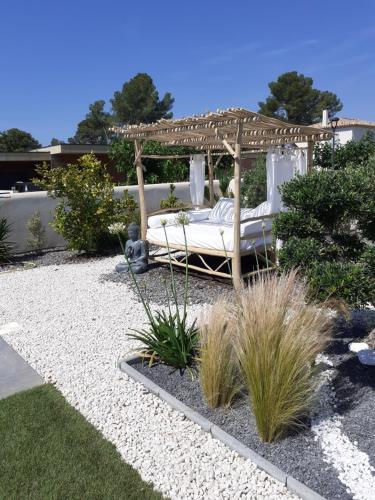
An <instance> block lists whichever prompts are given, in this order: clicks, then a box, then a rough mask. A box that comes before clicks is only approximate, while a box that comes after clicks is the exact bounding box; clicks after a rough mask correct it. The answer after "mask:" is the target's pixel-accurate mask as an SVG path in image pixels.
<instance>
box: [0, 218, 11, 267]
mask: <svg viewBox="0 0 375 500" xmlns="http://www.w3.org/2000/svg"><path fill="white" fill-rule="evenodd" d="M11 229H12V228H11V226H10V224H8V222H7V220H6V218H5V217H0V263H2V262H6V261H7V260H9V258H10V254H11V251H12V248H13V245H12V244H11V243H10V242H9V241H7V239H8V236H9V234H10V232H11Z"/></svg>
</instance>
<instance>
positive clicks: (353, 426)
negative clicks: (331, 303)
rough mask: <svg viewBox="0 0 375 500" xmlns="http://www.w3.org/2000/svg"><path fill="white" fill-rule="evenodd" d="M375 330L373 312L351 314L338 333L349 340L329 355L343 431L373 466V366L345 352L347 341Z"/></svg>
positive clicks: (339, 344)
mask: <svg viewBox="0 0 375 500" xmlns="http://www.w3.org/2000/svg"><path fill="white" fill-rule="evenodd" d="M374 327H375V311H374V310H364V311H356V312H354V313H352V315H351V318H350V321H349V322H347V323H345V322H342V323H341V332H340V334H341V335H342V336H343V337H344V338H345V339H348V340H344V341H342V342H341V343H340V342H337V343H336V344H335V345H334V346H332V347H331V349H330V351H329V353H328V355H329V356H330V358H331V360H332V361H333V364H334V367H335V368H336V370H337V376H336V378H335V379H334V388H335V391H336V394H337V398H336V399H337V402H338V407H337V408H336V411H337V412H338V413H339V414H340V415H341V417H342V430H343V432H344V433H345V434H346V435H347V436H348V437H349V439H350V440H351V441H352V442H356V443H357V446H358V448H359V449H360V450H362V451H364V452H365V453H367V454H368V456H369V457H370V461H371V463H372V465H373V466H374V467H375V439H374V436H375V367H373V366H372V367H371V366H364V365H362V364H361V363H360V362H359V361H358V358H357V356H355V355H354V354H352V353H350V352H349V351H348V344H349V342H350V340H354V341H359V340H362V339H363V338H364V337H365V336H366V335H367V334H368V333H369V332H370V331H371V330H372V329H373V328H374Z"/></svg>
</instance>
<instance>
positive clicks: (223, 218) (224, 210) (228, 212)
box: [208, 198, 234, 224]
mask: <svg viewBox="0 0 375 500" xmlns="http://www.w3.org/2000/svg"><path fill="white" fill-rule="evenodd" d="M233 207H234V199H233V198H220V200H219V201H218V202H217V203H216V205H215V206H214V208H213V209H212V210H211V213H210V215H209V216H208V220H209V221H210V222H213V223H214V224H225V223H228V222H233Z"/></svg>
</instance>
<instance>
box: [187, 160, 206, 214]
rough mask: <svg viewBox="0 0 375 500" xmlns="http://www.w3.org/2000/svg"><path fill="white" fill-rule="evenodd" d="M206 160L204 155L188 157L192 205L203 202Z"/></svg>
mask: <svg viewBox="0 0 375 500" xmlns="http://www.w3.org/2000/svg"><path fill="white" fill-rule="evenodd" d="M205 167H206V162H205V158H204V155H192V156H191V157H190V197H191V202H192V204H193V205H194V206H198V205H203V202H204V174H205Z"/></svg>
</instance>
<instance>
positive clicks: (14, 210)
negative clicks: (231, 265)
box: [0, 181, 219, 253]
mask: <svg viewBox="0 0 375 500" xmlns="http://www.w3.org/2000/svg"><path fill="white" fill-rule="evenodd" d="M218 184H219V183H218V181H215V191H218V189H219V185H218ZM169 186H170V185H169V184H147V185H145V198H146V205H147V211H148V212H152V211H154V210H158V209H159V208H160V200H162V199H164V198H166V197H167V196H168V194H169ZM175 186H176V189H175V192H174V194H175V195H176V196H177V198H179V199H180V200H181V201H183V202H185V203H191V200H190V188H189V183H188V182H177V183H175ZM125 189H127V190H128V191H129V194H131V195H133V196H134V198H135V199H136V201H137V203H138V186H119V187H115V190H114V196H115V197H116V198H120V197H121V196H122V194H123V192H124V190H125ZM56 204H57V200H55V199H53V198H50V197H49V196H47V192H46V191H36V192H30V193H10V194H9V197H8V195H7V197H5V195H2V196H1V197H0V217H6V218H7V220H8V223H10V224H11V226H12V232H11V234H10V237H9V240H10V241H11V242H12V243H13V244H14V253H23V252H27V251H29V248H28V245H27V240H28V239H29V238H30V233H29V231H28V229H27V228H26V224H27V221H28V220H29V219H30V217H31V216H32V215H33V214H34V212H36V211H38V212H39V213H40V218H41V221H42V224H43V226H44V229H45V245H44V248H56V247H65V246H66V241H65V240H64V239H63V238H62V237H61V236H59V235H58V234H57V233H56V232H55V230H54V229H53V228H52V227H51V225H50V224H49V222H50V221H51V220H52V219H53V214H54V211H55V208H56Z"/></svg>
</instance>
